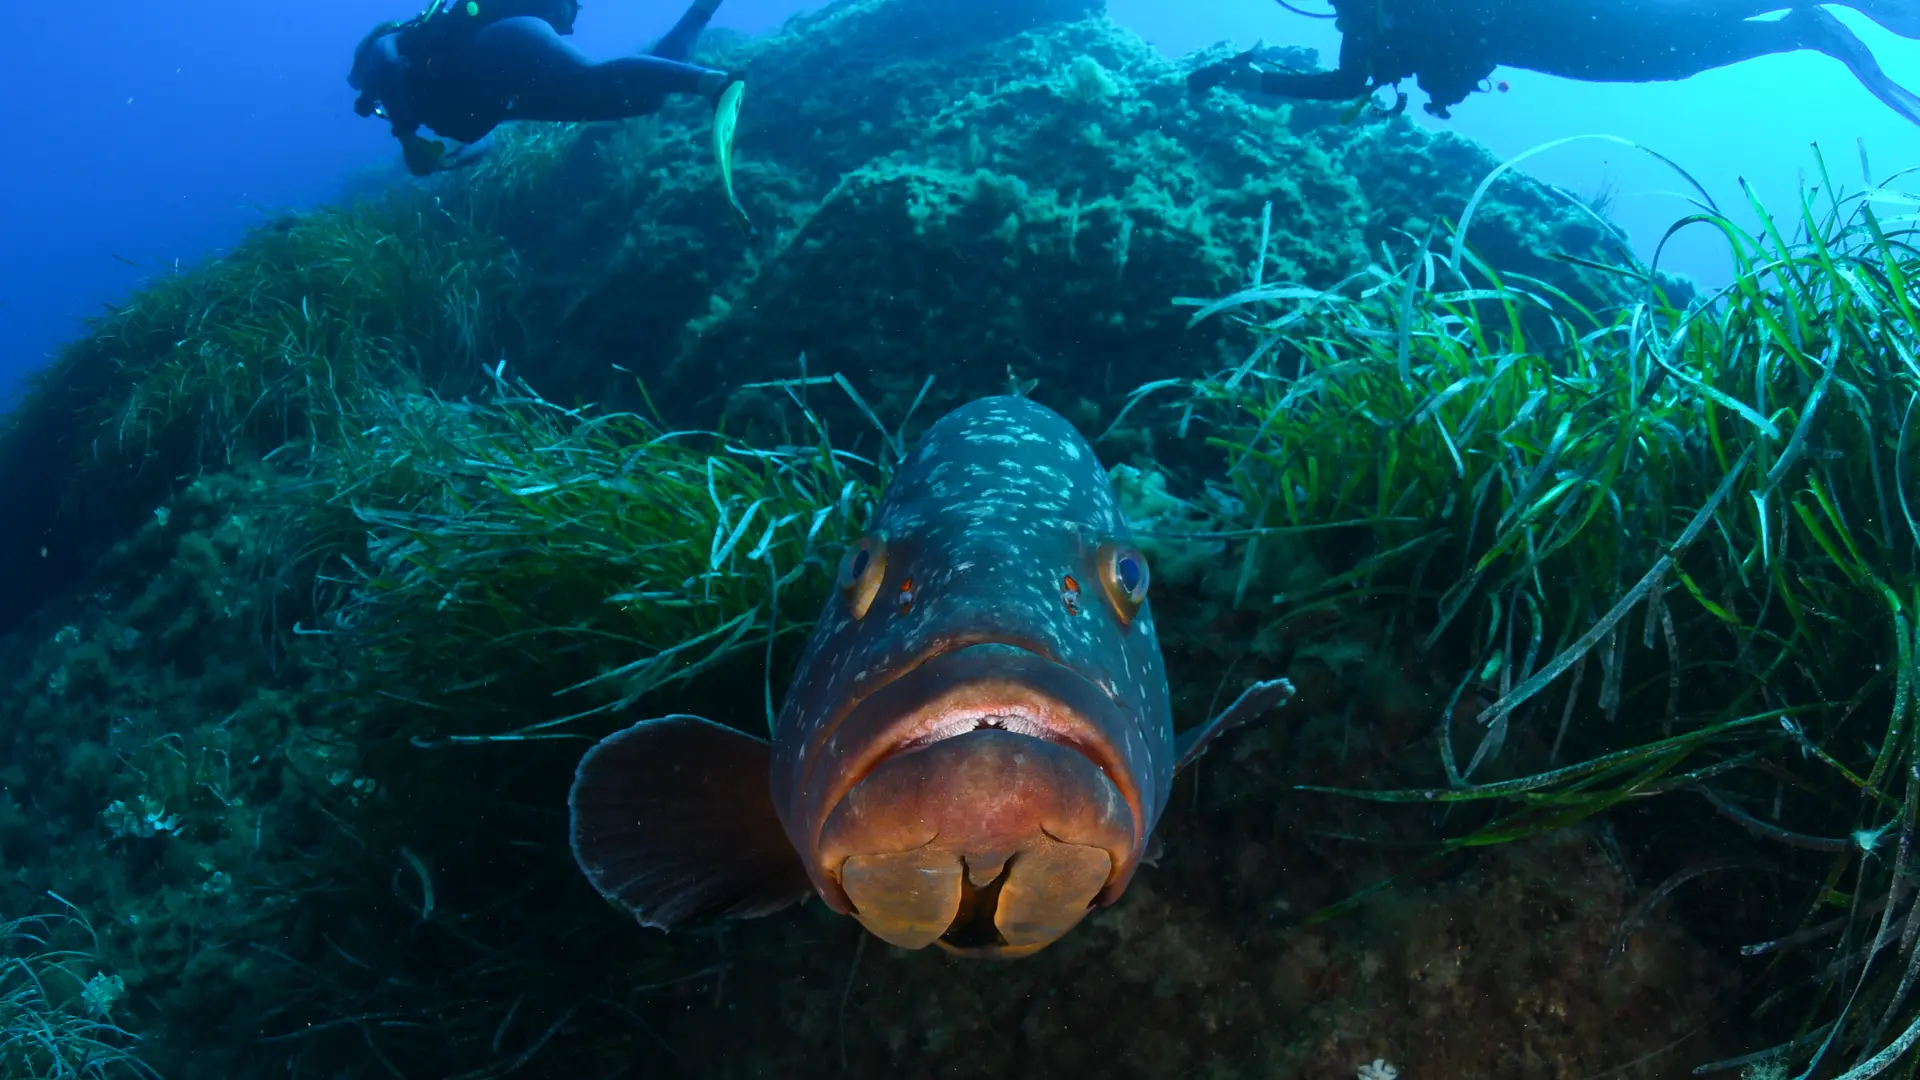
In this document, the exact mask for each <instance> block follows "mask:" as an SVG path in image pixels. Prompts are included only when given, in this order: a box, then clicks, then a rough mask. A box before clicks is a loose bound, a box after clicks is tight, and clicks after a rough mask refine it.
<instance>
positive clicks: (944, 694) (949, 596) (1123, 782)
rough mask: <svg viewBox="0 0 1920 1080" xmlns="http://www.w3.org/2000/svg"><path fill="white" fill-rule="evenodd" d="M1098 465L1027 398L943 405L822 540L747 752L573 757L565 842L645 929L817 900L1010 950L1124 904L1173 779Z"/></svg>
mask: <svg viewBox="0 0 1920 1080" xmlns="http://www.w3.org/2000/svg"><path fill="white" fill-rule="evenodd" d="M1130 540H1131V538H1130V533H1129V530H1128V528H1127V523H1126V520H1125V518H1124V517H1123V515H1122V514H1121V513H1120V509H1119V506H1118V504H1117V503H1116V501H1115V499H1114V495H1113V488H1112V485H1111V483H1110V481H1109V480H1108V478H1107V475H1106V473H1105V471H1104V470H1102V468H1101V467H1100V463H1099V460H1098V459H1097V458H1096V457H1095V455H1094V453H1093V450H1092V448H1091V447H1090V446H1088V444H1087V442H1086V440H1085V439H1083V438H1082V437H1081V436H1080V434H1079V433H1078V432H1077V431H1075V430H1074V429H1073V427H1072V425H1070V424H1069V423H1068V422H1067V421H1066V420H1065V419H1064V418H1062V417H1060V416H1059V415H1058V414H1056V413H1054V412H1052V411H1051V410H1048V409H1046V408H1044V407H1042V406H1040V405H1037V404H1035V403H1033V402H1031V401H1028V400H1026V399H1024V398H1017V397H996V398H986V399H982V400H980V401H975V402H973V403H971V404H968V405H965V406H962V407H961V408H958V409H956V410H954V411H953V412H951V413H949V414H948V415H947V416H945V417H943V418H942V419H941V420H939V421H938V422H937V423H935V424H934V425H933V426H932V427H931V428H929V429H928V431H927V432H926V434H925V435H924V436H923V437H922V439H921V441H920V444H919V446H918V447H917V448H916V449H915V450H914V452H913V454H912V455H910V456H909V457H908V459H907V460H906V461H905V462H904V463H903V464H902V466H901V468H900V469H899V471H898V472H897V474H896V475H895V476H894V478H893V481H892V483H891V484H890V485H889V487H888V489H887V493H886V495H885V496H884V498H883V499H882V501H881V505H880V508H879V511H878V513H877V514H876V516H875V520H874V523H873V528H872V530H871V531H870V532H869V533H868V534H867V535H866V536H864V537H862V538H861V539H860V540H859V541H857V542H856V543H855V544H854V545H853V546H852V547H851V548H850V549H849V550H848V552H847V555H846V557H845V558H844V559H843V560H842V563H841V567H840V580H839V583H838V588H837V590H836V593H835V595H834V596H833V597H832V598H831V599H830V600H829V601H828V603H827V605H826V609H825V611H823V612H822V614H821V617H820V621H819V623H818V625H816V626H815V628H814V631H813V636H812V638H811V639H810V640H809V641H808V643H807V648H806V651H805V653H804V655H803V656H802V658H801V661H800V665H799V667H798V669H797V673H796V675H795V679H794V683H793V686H792V687H791V688H790V689H789V691H788V693H787V697H786V701H785V703H784V705H783V707H782V709H781V712H780V715H779V717H778V718H777V720H776V722H775V725H774V733H773V742H772V745H771V747H769V746H768V745H767V744H765V743H762V742H761V741H759V740H757V739H754V738H752V737H750V736H747V735H744V734H742V733H739V732H736V731H734V730H732V729H730V728H725V727H721V726H719V725H716V724H712V723H709V722H707V721H704V720H700V719H699V718H697V717H684V716H680V717H665V718H662V719H659V720H649V721H645V722H643V723H640V724H637V725H635V726H634V727H632V728H629V729H627V730H626V731H623V732H620V733H618V734H616V735H613V736H611V737H609V738H608V739H606V740H605V741H603V742H602V743H601V744H599V745H598V746H596V747H595V748H594V749H593V750H592V751H590V752H589V753H588V754H587V756H586V757H585V758H584V759H582V761H581V764H580V768H579V772H578V774H577V775H576V778H575V783H574V790H573V798H572V804H573V833H574V851H575V854H576V856H577V858H578V859H579V861H580V865H581V867H582V869H583V870H585V871H586V873H587V876H588V877H589V879H590V880H592V881H593V883H594V884H595V886H596V887H598V888H599V889H600V890H601V892H602V893H603V894H604V895H606V896H607V897H609V898H610V899H613V900H615V901H617V902H619V903H621V904H623V905H625V906H627V907H628V908H630V909H631V910H633V911H634V912H635V914H636V915H637V916H638V917H639V918H640V920H641V921H642V922H646V923H649V924H651V925H657V926H671V925H675V924H678V923H679V922H682V921H684V920H687V919H690V918H695V917H701V916H712V915H753V914H760V913H764V912H766V911H770V910H774V909H776V908H778V907H781V906H784V905H785V904H788V903H791V902H793V901H795V900H797V899H800V898H802V897H804V896H805V895H806V894H808V893H817V894H818V895H819V896H820V897H821V898H822V899H823V900H825V902H826V903H827V904H828V905H829V906H831V907H832V908H834V909H835V910H837V911H840V912H843V913H848V914H852V915H854V916H855V917H856V918H858V919H859V920H860V921H861V922H862V923H863V924H864V925H865V926H866V927H867V928H868V929H869V930H871V931H872V932H873V933H874V934H875V935H877V936H879V937H881V938H883V939H885V940H887V941H889V942H891V943H893V944H897V945H902V946H906V947H909V948H919V947H922V946H925V945H927V944H930V943H933V942H936V941H937V942H939V943H940V944H941V945H943V946H944V947H946V948H948V949H951V950H953V951H957V952H965V953H977V954H988V955H1003V956H1017V955H1023V954H1025V953H1029V952H1033V951H1035V950H1038V949H1040V948H1042V947H1044V946H1046V945H1047V944H1049V943H1051V942H1052V941H1055V940H1057V939H1058V938H1059V937H1060V936H1061V935H1062V934H1064V933H1066V932H1067V931H1068V930H1069V929H1071V928H1072V927H1073V926H1074V924H1076V923H1077V922H1078V921H1079V920H1080V919H1081V918H1082V917H1083V916H1084V915H1085V914H1086V913H1087V911H1088V910H1090V909H1091V908H1093V907H1096V906H1102V905H1105V904H1110V903H1112V902H1113V901H1114V900H1115V899H1117V898H1118V897H1119V896H1120V894H1121V892H1122V891H1123V890H1125V888H1126V886H1127V882H1128V881H1129V880H1130V879H1131V878H1132V876H1133V873H1134V871H1135V870H1136V869H1137V868H1138V867H1139V865H1140V862H1141V859H1142V857H1143V856H1144V855H1145V853H1146V850H1147V843H1148V839H1149V837H1150V836H1151V835H1152V833H1153V829H1154V826H1155V825H1156V824H1157V823H1158V821H1159V819H1160V814H1161V812H1162V810H1163V809H1164V808H1165V806H1166V802H1167V797H1168V792H1169V790H1170V788H1171V786H1172V783H1173V775H1174V772H1175V769H1176V768H1177V767H1178V766H1179V765H1180V764H1182V763H1184V762H1185V761H1188V760H1191V759H1192V758H1193V757H1194V756H1197V755H1198V753H1199V752H1200V750H1201V749H1202V748H1203V747H1204V745H1205V744H1206V742H1207V741H1208V740H1209V739H1210V738H1211V737H1212V736H1213V735H1215V734H1217V733H1218V732H1219V731H1222V730H1225V729H1226V728H1227V727H1230V726H1232V725H1233V724H1234V723H1237V722H1238V721H1240V720H1242V719H1244V718H1246V717H1247V716H1249V715H1252V714H1253V713H1255V712H1258V711H1261V710H1264V709H1266V708H1269V707H1271V706H1272V705H1274V704H1275V703H1277V702H1278V701H1280V700H1281V699H1283V698H1284V697H1285V696H1286V694H1287V693H1288V692H1289V691H1290V689H1291V688H1290V687H1288V686H1287V684H1286V683H1285V682H1284V680H1282V681H1277V682H1272V683H1261V684H1258V685H1256V686H1255V687H1253V688H1252V689H1250V690H1249V691H1247V693H1246V694H1244V695H1242V697H1241V699H1240V700H1239V701H1238V702H1236V703H1235V704H1234V706H1233V707H1231V708H1229V709H1228V710H1227V711H1226V712H1225V713H1223V714H1221V715H1220V716H1219V717H1217V718H1215V719H1214V720H1212V721H1210V722H1208V723H1207V724H1204V725H1202V726H1201V727H1200V728H1198V729H1195V730H1194V731H1191V732H1188V733H1186V734H1185V735H1183V736H1180V737H1179V738H1177V739H1176V737H1175V735H1174V731H1173V717H1172V709H1171V706H1170V703H1169V699H1168V693H1167V680H1166V672H1165V668H1164V665H1163V663H1162V661H1161V656H1160V646H1159V642H1158V639H1157V638H1156V637H1155V634H1154V627H1153V615H1152V612H1151V610H1150V609H1149V607H1148V605H1147V602H1146V595H1147V586H1148V570H1147V563H1146V559H1145V558H1144V557H1143V556H1142V555H1141V554H1140V553H1139V552H1138V551H1137V550H1135V549H1134V548H1133V547H1132V545H1131V542H1130Z"/></svg>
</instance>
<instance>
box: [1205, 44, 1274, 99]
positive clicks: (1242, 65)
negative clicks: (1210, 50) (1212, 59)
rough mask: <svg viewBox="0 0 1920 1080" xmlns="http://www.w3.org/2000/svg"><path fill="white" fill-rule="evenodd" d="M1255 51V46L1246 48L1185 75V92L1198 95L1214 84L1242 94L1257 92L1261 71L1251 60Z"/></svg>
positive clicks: (1211, 87)
mask: <svg viewBox="0 0 1920 1080" xmlns="http://www.w3.org/2000/svg"><path fill="white" fill-rule="evenodd" d="M1256 51H1257V47H1256V48H1254V49H1248V50H1247V51H1246V52H1243V53H1241V54H1240V55H1239V56H1235V57H1232V58H1230V59H1226V60H1222V61H1220V62H1218V63H1214V64H1208V65H1207V66H1205V67H1202V68H1198V69H1196V70H1195V71H1193V73H1192V74H1189V75H1188V76H1187V92H1188V93H1190V94H1195V95H1198V94H1204V93H1206V92H1207V91H1209V90H1211V89H1213V88H1214V87H1216V86H1224V87H1226V88H1227V89H1229V90H1235V91H1238V92H1240V93H1243V94H1257V93H1259V92H1260V77H1261V75H1262V72H1261V70H1260V67H1259V65H1257V64H1255V63H1254V62H1253V54H1254V53H1255V52H1256Z"/></svg>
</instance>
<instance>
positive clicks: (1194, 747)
mask: <svg viewBox="0 0 1920 1080" xmlns="http://www.w3.org/2000/svg"><path fill="white" fill-rule="evenodd" d="M1292 696H1293V684H1292V683H1290V682H1288V681H1287V680H1285V679H1270V680H1268V681H1266V682H1257V683H1254V684H1253V685H1252V686H1249V687H1247V688H1246V689H1245V690H1244V691H1242V692H1241V694H1240V696H1239V697H1237V698H1235V699H1234V701H1233V704H1231V705H1229V706H1227V707H1226V709H1224V710H1223V711H1222V712H1221V713H1220V715H1219V716H1216V717H1214V718H1213V719H1211V720H1209V721H1207V722H1206V723H1204V724H1201V725H1200V726H1199V727H1197V728H1193V729H1191V730H1188V731H1183V732H1181V733H1180V734H1178V735H1176V736H1174V739H1173V749H1174V753H1175V756H1174V761H1173V767H1174V770H1175V771H1176V772H1177V771H1179V770H1181V769H1184V768H1186V767H1187V766H1189V765H1191V764H1193V763H1194V761H1195V760H1197V759H1198V758H1199V757H1200V755H1201V754H1204V753H1206V752H1207V744H1208V743H1211V742H1213V740H1214V739H1216V738H1218V737H1219V736H1220V735H1221V734H1222V733H1224V732H1227V731H1231V730H1232V729H1234V728H1237V727H1239V726H1240V725H1241V724H1244V723H1246V722H1247V721H1248V720H1251V719H1253V718H1254V717H1256V716H1259V715H1260V714H1261V713H1263V712H1266V711H1267V710H1268V709H1274V708H1278V707H1280V706H1281V705H1284V704H1286V702H1287V699H1288V698H1291V697H1292Z"/></svg>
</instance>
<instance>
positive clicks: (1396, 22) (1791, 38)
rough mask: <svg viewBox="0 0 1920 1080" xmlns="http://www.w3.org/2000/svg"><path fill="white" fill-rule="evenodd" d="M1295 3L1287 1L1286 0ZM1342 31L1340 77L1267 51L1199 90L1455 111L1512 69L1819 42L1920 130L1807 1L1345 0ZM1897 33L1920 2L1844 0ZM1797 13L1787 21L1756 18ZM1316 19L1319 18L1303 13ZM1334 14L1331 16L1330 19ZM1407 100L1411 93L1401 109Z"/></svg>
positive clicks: (1891, 90)
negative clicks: (1385, 101) (1293, 67)
mask: <svg viewBox="0 0 1920 1080" xmlns="http://www.w3.org/2000/svg"><path fill="white" fill-rule="evenodd" d="M1279 2H1280V4H1281V6H1283V7H1287V8H1288V10H1290V11H1298V9H1296V8H1293V7H1291V6H1290V5H1289V4H1288V3H1287V0H1279ZM1331 2H1332V6H1333V16H1332V17H1333V18H1335V19H1336V20H1337V23H1336V25H1338V26H1339V28H1340V33H1341V39H1340V66H1339V67H1337V68H1335V69H1334V70H1332V71H1319V72H1288V71H1273V70H1268V69H1265V68H1262V67H1260V66H1258V65H1257V64H1256V63H1255V60H1256V52H1248V53H1243V54H1241V55H1240V56H1236V57H1234V58H1232V59H1230V60H1224V61H1221V62H1220V63H1216V64H1209V65H1207V66H1206V67H1203V68H1201V69H1199V70H1198V71H1195V72H1193V73H1192V74H1191V75H1189V76H1188V78H1187V84H1188V86H1189V88H1190V89H1192V90H1193V91H1194V92H1196V93H1199V92H1204V91H1206V90H1208V89H1211V88H1212V87H1215V86H1221V85H1225V86H1228V87H1230V88H1232V89H1235V90H1242V91H1247V92H1258V93H1263V94H1271V95H1274V96H1277V97H1289V98H1306V99H1316V100H1335V101H1343V100H1354V99H1356V98H1359V97H1361V96H1362V95H1370V94H1371V93H1372V92H1373V91H1374V90H1376V89H1378V88H1380V87H1383V86H1391V87H1395V88H1396V90H1397V88H1398V86H1399V83H1400V82H1401V80H1403V79H1408V78H1416V79H1417V80H1418V82H1419V85H1420V88H1421V89H1422V90H1425V91H1426V92H1427V95H1428V97H1429V99H1430V100H1429V101H1428V102H1427V104H1426V110H1427V112H1429V113H1432V114H1433V115H1435V116H1439V117H1442V118H1444V117H1446V116H1448V110H1449V109H1451V108H1452V107H1453V106H1454V105H1457V104H1459V103H1460V102H1461V101H1464V100H1466V97H1467V95H1468V94H1470V93H1472V92H1473V91H1474V90H1475V89H1476V88H1478V87H1479V86H1480V85H1481V84H1482V82H1483V81H1484V80H1485V79H1486V78H1487V77H1488V76H1489V75H1491V74H1492V73H1493V69H1494V68H1495V67H1496V66H1498V65H1502V64H1504V65H1506V66H1508V67H1517V68H1524V69H1526V70H1529V71H1538V72H1543V73H1545V74H1548V75H1559V76H1562V77H1564V78H1569V79H1583V80H1586V81H1589V82H1661V81H1665V80H1670V79H1684V78H1687V77H1688V76H1691V75H1696V74H1699V73H1700V72H1702V71H1706V70H1708V69H1711V68H1717V67H1724V66H1726V65H1728V64H1735V63H1739V62H1741V61H1743V60H1750V59H1753V58H1755V57H1758V56H1765V55H1768V54H1770V53H1784V52H1793V51H1796V50H1799V49H1813V50H1816V51H1818V52H1822V53H1825V54H1826V55H1828V56H1831V57H1833V58H1835V59H1836V60H1839V61H1840V62H1841V63H1844V64H1846V65H1847V68H1848V70H1850V71H1851V72H1852V73H1853V76H1854V78H1856V79H1858V80H1859V81H1860V84H1861V85H1862V86H1864V87H1866V88H1867V90H1868V91H1869V92H1871V93H1872V94H1873V95H1874V96H1875V97H1877V98H1879V99H1880V100H1881V101H1882V102H1884V103H1885V104H1886V105H1887V106H1888V107H1889V108H1891V109H1893V110H1894V111H1895V112H1897V113H1899V114H1900V115H1901V116H1903V117H1905V118H1906V119H1908V120H1909V121H1912V122H1914V123H1916V124H1920V95H1915V94H1914V93H1912V92H1911V91H1909V90H1907V89H1906V88H1904V87H1902V86H1900V85H1899V84H1898V83H1895V82H1894V81H1893V80H1892V79H1890V78H1888V77H1887V75H1886V73H1885V72H1884V71H1882V70H1881V68H1880V64H1879V63H1878V62H1877V61H1876V60H1875V59H1874V57H1873V54H1872V52H1870V51H1869V50H1868V49H1867V46H1866V43H1865V42H1863V41H1861V40H1860V39H1859V37H1858V36H1856V35H1855V34H1854V33H1853V31H1851V30H1849V29H1847V27H1846V24H1844V23H1842V22H1841V21H1840V20H1839V19H1836V18H1834V17H1833V15H1831V14H1829V13H1828V12H1827V11H1825V10H1824V9H1822V8H1820V7H1819V6H1817V5H1814V4H1809V3H1805V2H1796V0H1654V2H1651V3H1649V2H1646V0H1331ZM1837 2H1839V3H1841V4H1843V5H1845V6H1847V7H1851V8H1854V9H1856V10H1858V11H1859V12H1860V13H1861V14H1862V15H1865V16H1866V17H1867V18H1869V19H1872V20H1874V21H1875V22H1877V23H1879V24H1880V25H1882V26H1884V27H1885V28H1886V29H1888V30H1891V31H1893V32H1894V33H1896V34H1900V35H1902V36H1905V37H1910V38H1912V37H1920V10H1916V9H1917V8H1920V5H1916V4H1914V3H1913V0H1837ZM1782 7H1789V8H1791V10H1789V11H1788V12H1787V13H1786V15H1785V16H1784V17H1783V18H1778V19H1773V20H1760V19H1756V18H1754V16H1758V15H1763V14H1766V13H1768V12H1772V11H1776V10H1778V9H1780V8H1782ZM1299 13H1300V14H1307V13H1306V12H1299ZM1319 17H1322V18H1324V17H1326V16H1319ZM1405 106H1406V96H1405V95H1404V94H1401V95H1400V96H1399V100H1398V103H1397V104H1396V105H1395V107H1394V110H1393V111H1396V112H1397V111H1399V110H1400V109H1402V108H1404V107H1405Z"/></svg>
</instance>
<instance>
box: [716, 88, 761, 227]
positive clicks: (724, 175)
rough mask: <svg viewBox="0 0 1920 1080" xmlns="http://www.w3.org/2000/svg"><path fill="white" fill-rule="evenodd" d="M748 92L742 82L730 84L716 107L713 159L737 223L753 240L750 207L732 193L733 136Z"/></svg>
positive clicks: (722, 92)
mask: <svg viewBox="0 0 1920 1080" xmlns="http://www.w3.org/2000/svg"><path fill="white" fill-rule="evenodd" d="M746 92H747V84H746V83H744V82H739V81H735V82H731V83H728V84H727V88H726V89H725V90H722V91H721V92H720V100H719V101H718V102H716V103H715V104H714V107H713V158H714V160H715V161H716V162H718V163H719V165H720V186H721V187H722V188H724V189H725V190H726V193H727V202H728V203H729V204H731V205H732V206H733V217H734V220H736V221H738V222H739V223H740V231H741V232H742V233H745V234H746V236H747V239H749V240H751V239H753V237H754V236H756V235H757V234H758V230H756V229H755V228H754V227H753V222H752V220H751V219H749V218H748V217H747V208H746V207H744V206H741V205H740V199H739V197H738V196H736V195H734V193H733V135H734V131H735V129H736V128H738V126H739V124H740V99H741V98H742V97H744V96H745V95H746Z"/></svg>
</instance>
